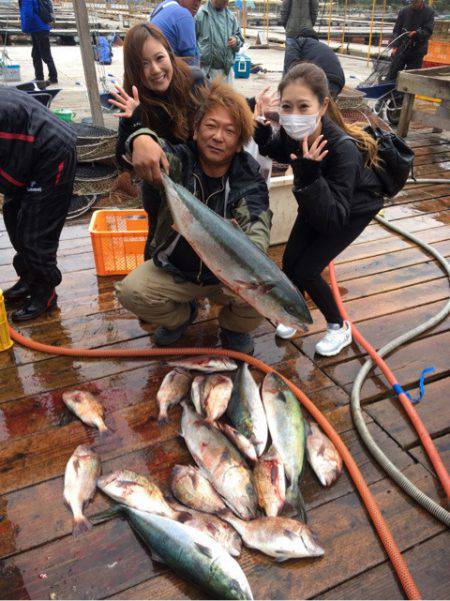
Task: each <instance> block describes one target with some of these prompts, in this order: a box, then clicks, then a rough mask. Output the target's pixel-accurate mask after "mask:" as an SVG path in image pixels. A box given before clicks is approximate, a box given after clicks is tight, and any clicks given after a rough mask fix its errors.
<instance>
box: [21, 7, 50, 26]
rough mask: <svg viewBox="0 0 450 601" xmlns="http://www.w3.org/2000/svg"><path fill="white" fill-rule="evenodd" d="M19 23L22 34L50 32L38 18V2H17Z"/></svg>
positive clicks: (45, 24)
mask: <svg viewBox="0 0 450 601" xmlns="http://www.w3.org/2000/svg"><path fill="white" fill-rule="evenodd" d="M19 6H20V21H21V24H22V31H23V32H24V33H38V32H39V31H50V29H51V27H50V25H49V24H47V23H44V21H43V20H42V19H41V18H40V16H39V0H19Z"/></svg>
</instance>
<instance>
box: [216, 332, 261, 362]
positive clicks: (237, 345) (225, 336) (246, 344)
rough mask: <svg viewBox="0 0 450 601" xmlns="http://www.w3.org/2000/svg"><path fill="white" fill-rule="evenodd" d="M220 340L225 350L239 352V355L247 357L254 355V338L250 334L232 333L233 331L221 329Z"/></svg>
mask: <svg viewBox="0 0 450 601" xmlns="http://www.w3.org/2000/svg"><path fill="white" fill-rule="evenodd" d="M220 338H221V340H222V346H223V348H227V349H230V350H232V351H238V352H239V353H246V354H247V355H253V352H254V350H255V345H254V344H253V338H252V337H251V336H250V334H246V333H245V332H232V331H231V330H226V329H225V328H221V330H220Z"/></svg>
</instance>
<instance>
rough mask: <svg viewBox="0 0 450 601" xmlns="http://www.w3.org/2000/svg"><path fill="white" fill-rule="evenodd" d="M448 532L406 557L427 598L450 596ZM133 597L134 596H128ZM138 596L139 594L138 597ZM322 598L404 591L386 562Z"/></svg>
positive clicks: (378, 596)
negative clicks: (447, 562)
mask: <svg viewBox="0 0 450 601" xmlns="http://www.w3.org/2000/svg"><path fill="white" fill-rule="evenodd" d="M448 544H449V535H448V533H446V532H443V533H441V534H438V535H437V536H434V537H433V538H431V539H429V540H427V541H424V542H423V543H420V544H419V545H417V546H416V547H414V548H412V549H410V550H409V551H406V553H404V558H405V560H406V563H407V564H408V567H409V569H410V570H411V573H412V575H413V578H414V581H415V583H416V584H417V586H418V588H419V590H420V591H421V593H422V595H423V598H424V599H447V598H448V591H449V589H450V571H449V569H448V564H446V561H445V558H446V557H447V556H448ZM127 598H131V597H127ZM136 598H137V597H136ZM318 598H319V599H403V598H404V593H403V591H402V589H401V587H400V585H399V582H398V579H397V577H396V575H395V573H394V571H393V569H392V566H391V565H390V564H389V563H387V562H385V563H383V564H381V565H379V566H377V567H376V568H373V569H371V570H368V571H367V572H365V573H364V574H362V575H360V576H357V577H356V578H352V579H351V580H349V581H348V582H345V583H344V584H341V585H340V586H337V587H334V588H332V589H331V590H329V591H327V592H326V593H323V594H321V595H320V597H318Z"/></svg>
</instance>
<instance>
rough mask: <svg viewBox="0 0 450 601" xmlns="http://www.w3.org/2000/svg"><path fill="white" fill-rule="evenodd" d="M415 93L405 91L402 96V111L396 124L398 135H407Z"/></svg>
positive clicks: (402, 136)
mask: <svg viewBox="0 0 450 601" xmlns="http://www.w3.org/2000/svg"><path fill="white" fill-rule="evenodd" d="M414 98H415V94H408V93H405V95H404V96H403V104H402V112H401V113H400V121H399V124H398V130H397V131H398V135H399V136H400V137H401V138H405V137H406V136H407V135H408V130H409V122H410V121H411V117H412V111H413V106H414Z"/></svg>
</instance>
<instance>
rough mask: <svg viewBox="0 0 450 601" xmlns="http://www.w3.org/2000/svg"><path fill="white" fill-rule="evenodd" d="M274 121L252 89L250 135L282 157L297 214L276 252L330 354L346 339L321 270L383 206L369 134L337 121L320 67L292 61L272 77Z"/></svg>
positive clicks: (281, 332)
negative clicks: (322, 329)
mask: <svg viewBox="0 0 450 601" xmlns="http://www.w3.org/2000/svg"><path fill="white" fill-rule="evenodd" d="M278 90H279V93H280V97H281V102H280V107H281V111H280V126H281V127H280V128H279V130H278V131H273V130H272V127H271V126H270V124H268V123H266V122H265V119H264V117H263V111H262V110H261V106H260V103H259V100H258V97H257V103H256V108H255V118H256V121H257V123H258V126H257V129H256V131H255V141H256V143H257V144H258V146H259V151H260V152H261V154H262V155H265V156H269V157H271V158H273V159H275V160H276V161H279V162H280V163H290V164H291V165H292V170H293V172H294V187H293V192H294V196H295V198H296V200H297V202H298V205H299V211H298V216H297V218H296V220H295V223H294V225H293V228H292V231H291V235H290V236H289V240H288V242H287V245H286V249H285V252H284V256H283V271H284V272H285V273H286V275H287V276H288V277H289V278H290V279H291V281H292V282H293V283H294V284H295V286H297V288H298V289H299V290H300V292H301V293H304V292H307V293H308V294H309V296H310V297H311V299H312V300H313V301H314V303H315V304H316V306H317V308H318V309H319V310H320V312H321V313H322V315H323V316H324V318H325V320H326V322H327V331H326V333H325V335H324V337H323V338H322V339H321V340H319V342H318V343H317V344H316V352H317V353H318V354H320V355H325V356H332V355H336V354H338V353H339V352H340V351H341V350H342V349H343V348H344V347H345V346H347V345H349V344H350V343H351V341H352V335H351V328H350V324H349V323H348V322H346V321H345V322H344V321H343V319H342V317H341V315H340V313H339V309H338V307H337V305H336V302H335V300H334V298H333V294H332V292H331V289H330V287H329V285H328V284H327V283H326V282H325V280H324V279H323V277H322V275H321V274H322V271H323V270H324V269H325V268H326V267H327V265H328V264H329V263H330V261H332V260H333V259H335V258H336V257H337V256H338V255H339V254H340V253H341V252H342V251H343V250H344V249H345V248H347V246H348V245H349V244H351V242H353V240H355V239H356V238H357V237H358V236H359V235H360V234H361V232H362V231H363V230H364V229H365V227H366V226H367V225H368V224H369V223H370V221H371V219H372V217H374V216H375V215H376V213H377V212H378V211H379V210H380V209H381V207H382V206H383V199H382V194H381V192H382V188H381V182H380V180H379V179H378V177H377V175H376V173H375V172H374V170H373V169H371V166H373V165H377V164H378V155H377V144H376V142H375V140H374V139H373V138H372V137H371V136H370V135H369V134H368V133H367V132H365V131H364V130H362V129H361V128H360V127H359V126H358V125H356V124H354V125H347V124H346V123H344V120H343V118H342V115H341V114H340V112H339V109H338V108H337V107H336V105H335V104H334V102H333V100H332V99H331V98H330V92H329V89H328V82H327V78H326V75H325V73H324V71H323V70H322V69H321V68H320V67H317V66H316V65H314V64H312V63H299V64H298V65H295V66H294V67H292V68H291V69H289V71H288V72H287V74H286V75H285V76H284V77H283V79H282V81H281V83H280V85H279V88H278ZM295 334H296V332H295V330H294V329H293V328H289V327H286V326H284V325H282V324H279V325H278V326H277V335H278V336H280V337H281V338H292V337H293V336H294V335H295Z"/></svg>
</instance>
